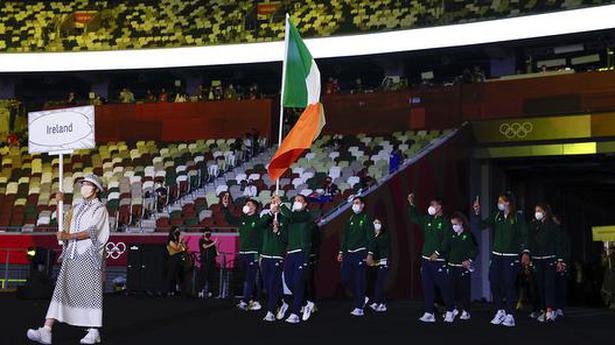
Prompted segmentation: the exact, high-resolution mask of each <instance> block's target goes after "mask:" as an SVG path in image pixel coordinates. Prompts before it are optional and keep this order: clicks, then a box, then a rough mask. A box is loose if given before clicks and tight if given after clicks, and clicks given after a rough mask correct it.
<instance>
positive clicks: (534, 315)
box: [530, 311, 540, 320]
mask: <svg viewBox="0 0 615 345" xmlns="http://www.w3.org/2000/svg"><path fill="white" fill-rule="evenodd" d="M539 316H540V312H538V311H533V312H531V313H530V319H534V320H536V319H538V317H539Z"/></svg>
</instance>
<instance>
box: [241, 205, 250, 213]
mask: <svg viewBox="0 0 615 345" xmlns="http://www.w3.org/2000/svg"><path fill="white" fill-rule="evenodd" d="M241 211H242V212H243V214H248V213H250V206H248V205H243V208H242V209H241Z"/></svg>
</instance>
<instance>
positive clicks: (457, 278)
mask: <svg viewBox="0 0 615 345" xmlns="http://www.w3.org/2000/svg"><path fill="white" fill-rule="evenodd" d="M449 274H450V281H451V294H452V296H453V303H454V304H455V307H456V308H457V309H458V310H459V311H461V310H465V311H469V308H470V300H471V277H472V273H471V272H470V271H468V270H467V269H465V268H464V267H458V266H452V267H449Z"/></svg>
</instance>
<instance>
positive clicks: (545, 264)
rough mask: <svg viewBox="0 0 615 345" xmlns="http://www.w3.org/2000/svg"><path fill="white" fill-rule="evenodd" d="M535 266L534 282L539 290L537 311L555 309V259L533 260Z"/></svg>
mask: <svg viewBox="0 0 615 345" xmlns="http://www.w3.org/2000/svg"><path fill="white" fill-rule="evenodd" d="M532 262H533V264H534V281H535V282H536V288H537V289H538V297H539V299H538V301H539V305H537V306H536V307H537V308H536V309H538V310H546V308H554V307H555V275H556V272H555V269H556V262H555V259H532Z"/></svg>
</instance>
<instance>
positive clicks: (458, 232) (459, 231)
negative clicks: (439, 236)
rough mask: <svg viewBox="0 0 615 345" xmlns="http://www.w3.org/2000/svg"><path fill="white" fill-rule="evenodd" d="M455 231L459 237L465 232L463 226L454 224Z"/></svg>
mask: <svg viewBox="0 0 615 345" xmlns="http://www.w3.org/2000/svg"><path fill="white" fill-rule="evenodd" d="M453 231H455V232H456V233H457V235H459V234H460V233H461V232H462V231H463V225H461V224H453Z"/></svg>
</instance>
